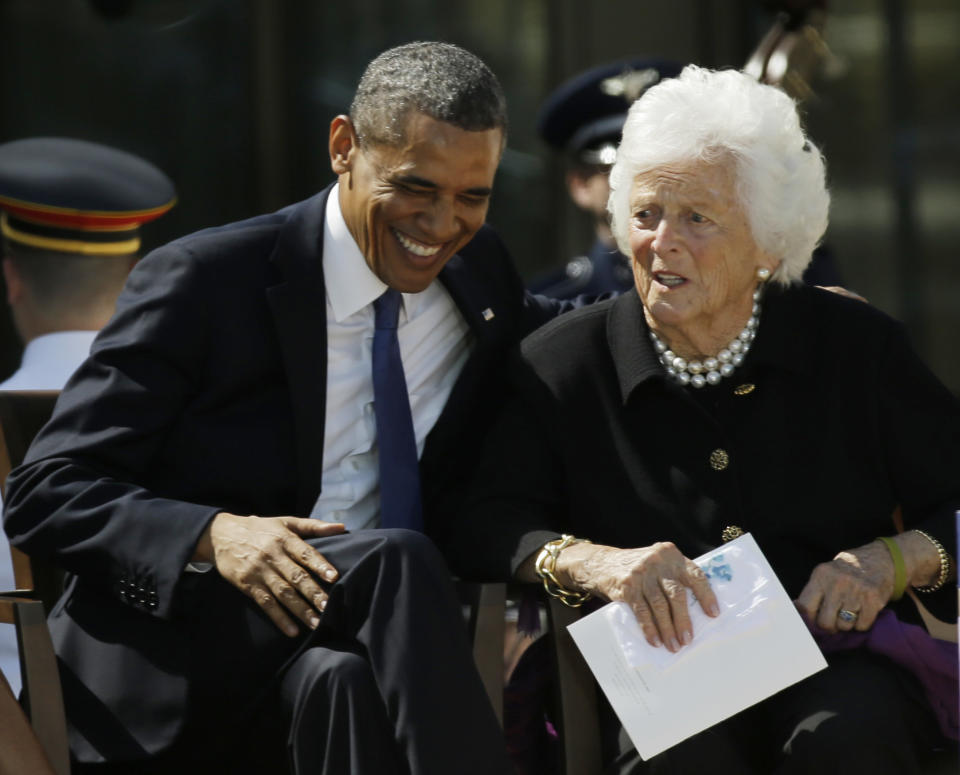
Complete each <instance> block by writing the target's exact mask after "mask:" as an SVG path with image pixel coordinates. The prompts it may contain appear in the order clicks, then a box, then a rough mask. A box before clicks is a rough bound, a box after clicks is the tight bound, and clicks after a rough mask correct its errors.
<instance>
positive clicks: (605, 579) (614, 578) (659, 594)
mask: <svg viewBox="0 0 960 775" xmlns="http://www.w3.org/2000/svg"><path fill="white" fill-rule="evenodd" d="M568 553H569V554H568ZM565 555H567V556H566V557H565ZM557 566H558V567H557V570H558V571H559V572H560V573H561V574H563V576H565V577H566V578H568V579H569V580H570V581H571V582H572V585H573V586H574V587H575V588H579V589H582V590H584V591H587V592H592V593H593V594H595V595H597V596H598V597H602V598H605V599H607V600H621V601H623V602H625V603H628V604H629V605H630V607H631V608H632V609H633V612H634V614H635V615H636V617H637V621H638V622H639V623H640V627H641V628H642V629H643V634H644V636H645V637H646V639H647V642H648V643H650V645H651V646H660V645H661V644H664V645H666V647H667V649H668V650H669V651H672V652H676V651H678V650H679V649H680V648H681V644H682V645H687V644H689V643H690V641H691V640H693V626H692V625H691V623H690V612H689V611H688V610H687V589H688V588H689V589H691V590H692V591H693V594H694V596H695V597H696V599H697V600H698V601H699V603H700V607H701V608H702V609H703V610H704V611H705V612H706V613H708V614H709V615H710V616H717V615H718V614H719V613H720V609H719V607H718V606H717V598H716V596H715V595H714V594H713V590H712V589H711V588H710V581H709V580H708V579H707V576H706V574H705V573H704V572H703V571H702V570H701V569H700V568H699V567H698V566H697V564H696V563H695V562H693V561H692V560H689V559H687V558H686V557H684V556H683V555H682V554H681V553H680V550H679V549H677V547H676V546H674V545H673V544H672V543H669V542H661V543H656V544H653V545H652V546H646V547H641V548H637V549H616V548H614V547H610V546H596V545H593V544H576V545H575V546H571V547H569V548H568V549H565V550H564V551H563V552H561V554H560V558H559V560H558V563H557Z"/></svg>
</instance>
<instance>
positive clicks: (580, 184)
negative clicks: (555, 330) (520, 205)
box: [530, 59, 682, 299]
mask: <svg viewBox="0 0 960 775" xmlns="http://www.w3.org/2000/svg"><path fill="white" fill-rule="evenodd" d="M681 69H682V65H680V64H677V63H675V62H670V61H667V60H661V59H630V60H623V61H618V62H612V63H610V64H605V65H600V66H598V67H594V68H591V69H590V70H587V71H586V72H583V73H580V74H579V75H577V76H575V77H574V78H572V79H570V80H569V81H567V82H565V83H564V84H562V85H561V86H559V87H558V88H557V89H556V90H555V91H554V92H553V93H552V94H551V95H550V96H549V97H548V98H547V100H546V102H545V103H544V105H543V108H542V109H541V111H540V117H539V119H538V121H537V131H538V132H539V133H540V136H541V137H542V138H543V139H544V140H545V141H546V142H547V143H548V144H549V145H551V146H552V147H553V148H555V149H556V150H557V151H559V152H561V153H563V154H564V156H565V158H566V162H567V172H566V183H567V190H568V191H569V193H570V198H571V199H572V200H573V202H574V204H576V206H577V207H579V208H580V209H581V210H583V211H584V212H586V213H588V214H589V215H590V216H591V217H592V220H593V225H594V233H595V240H594V243H593V245H592V246H591V247H590V250H589V252H588V253H586V254H584V255H580V256H577V257H576V258H573V259H572V260H570V261H568V262H567V263H566V265H564V266H563V267H560V268H557V269H554V270H552V271H550V272H548V273H547V274H545V275H543V276H541V277H538V278H535V279H534V280H533V282H532V283H531V284H530V288H531V290H532V291H534V292H536V293H542V294H545V295H547V296H552V297H554V298H558V299H568V298H573V297H575V296H578V295H580V294H591V295H593V294H599V293H606V292H608V291H625V290H628V289H629V288H632V287H633V272H632V271H631V269H630V262H629V260H628V259H627V258H626V256H624V255H623V254H622V253H620V251H619V250H617V247H616V244H615V243H614V240H613V235H612V234H611V233H610V225H609V223H608V221H607V199H608V197H609V195H610V185H609V183H608V182H607V175H608V174H609V172H610V167H611V166H612V165H613V162H614V161H615V160H616V158H617V145H618V144H619V143H620V134H621V131H622V129H623V122H624V121H625V120H626V117H627V110H628V109H629V107H630V105H631V104H633V102H634V101H635V100H636V99H638V98H639V97H640V95H642V94H643V93H644V92H645V91H646V90H647V89H649V88H650V87H651V86H653V85H654V84H656V83H659V82H660V81H661V80H663V79H664V78H672V77H674V76H676V75H678V74H679V73H680V70H681Z"/></svg>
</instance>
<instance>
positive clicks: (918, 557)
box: [797, 530, 940, 632]
mask: <svg viewBox="0 0 960 775" xmlns="http://www.w3.org/2000/svg"><path fill="white" fill-rule="evenodd" d="M893 540H894V541H896V542H897V545H898V546H899V547H900V551H901V553H902V554H903V560H904V567H905V570H906V579H907V584H909V585H911V586H919V585H923V584H929V583H930V582H931V581H932V580H933V579H934V578H936V576H937V574H938V572H939V568H940V558H939V555H938V554H937V550H936V549H935V548H934V546H933V544H931V543H930V541H928V540H927V539H926V538H924V537H923V536H922V535H920V534H919V533H915V532H914V531H912V530H910V531H907V532H906V533H900V534H899V535H897V536H894V538H893ZM893 585H894V567H893V558H891V556H890V552H889V550H888V549H887V547H886V546H884V545H883V544H882V543H881V542H880V541H873V542H871V543H869V544H865V545H864V546H860V547H858V548H856V549H850V550H848V551H845V552H840V554H838V555H837V556H836V557H834V558H833V560H831V561H830V562H825V563H821V564H820V565H818V566H817V567H816V568H814V569H813V573H812V574H810V580H809V581H808V582H807V585H806V586H805V587H804V588H803V591H802V592H801V593H800V597H798V598H797V606H798V607H799V608H800V610H801V611H802V612H803V613H805V614H806V615H807V617H809V619H810V621H811V622H816V624H817V625H818V626H820V627H822V628H823V629H824V630H827V631H828V632H837V631H838V630H839V631H840V632H848V631H850V630H854V629H856V630H859V631H861V632H862V631H864V630H869V629H870V628H871V627H872V626H873V623H874V622H875V621H876V619H877V615H878V614H879V613H880V611H882V610H883V608H884V606H886V604H887V603H888V602H889V601H890V596H891V595H892V594H893ZM841 612H843V614H842V615H841ZM851 614H852V616H851Z"/></svg>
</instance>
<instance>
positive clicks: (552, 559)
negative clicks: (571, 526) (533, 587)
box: [534, 535, 593, 608]
mask: <svg viewBox="0 0 960 775" xmlns="http://www.w3.org/2000/svg"><path fill="white" fill-rule="evenodd" d="M589 543H591V541H588V540H587V539H586V538H574V537H573V536H572V535H563V536H562V537H561V538H557V539H554V540H553V541H547V543H545V544H544V545H543V548H542V549H541V550H540V554H538V555H537V561H536V563H535V564H534V568H535V569H536V571H537V575H538V576H539V577H540V578H541V579H542V580H543V588H544V589H545V590H546V592H547V594H548V595H550V597H555V598H557V600H559V601H560V602H561V603H563V604H564V605H565V606H569V607H570V608H579V607H580V606H582V605H583V604H584V603H586V602H587V601H588V600H589V599H590V598H591V597H593V596H592V595H591V594H590V593H589V592H575V591H574V590H572V589H567V588H566V587H565V586H563V584H561V583H560V581H559V580H558V579H557V577H556V575H555V574H554V571H555V570H556V569H557V558H558V557H559V556H560V552H562V551H563V550H564V549H566V548H567V547H568V546H572V545H573V544H589Z"/></svg>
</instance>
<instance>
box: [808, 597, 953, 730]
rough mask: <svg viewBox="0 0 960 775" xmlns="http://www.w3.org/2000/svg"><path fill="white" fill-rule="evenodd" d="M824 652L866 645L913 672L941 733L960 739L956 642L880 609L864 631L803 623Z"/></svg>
mask: <svg viewBox="0 0 960 775" xmlns="http://www.w3.org/2000/svg"><path fill="white" fill-rule="evenodd" d="M807 627H809V628H810V632H811V633H813V637H814V638H815V639H816V641H817V644H818V645H819V646H820V648H821V649H822V650H823V653H824V654H832V653H834V652H837V651H845V650H848V649H855V648H867V649H869V650H870V651H873V652H874V653H877V654H882V655H883V656H885V657H887V658H888V659H891V660H893V661H894V662H896V663H897V664H898V665H900V666H901V667H904V668H906V669H907V670H909V671H910V672H911V673H913V674H914V675H915V676H916V677H917V679H918V680H919V681H920V684H921V685H922V686H923V689H924V691H925V692H926V695H927V700H928V701H929V703H930V707H931V708H932V709H933V712H934V715H936V717H937V721H938V722H939V724H940V729H941V731H942V732H943V734H944V735H946V736H947V737H949V738H950V739H951V740H960V707H958V691H957V683H958V663H957V645H956V644H955V643H949V642H948V641H945V640H937V639H936V638H933V637H931V636H930V634H929V633H928V632H927V631H926V630H925V629H924V628H923V627H919V626H917V625H915V624H906V623H904V622H901V621H900V620H899V619H898V618H897V617H896V614H894V612H893V611H891V610H889V609H887V610H884V611H881V612H880V615H879V616H878V617H877V621H876V622H875V623H874V625H873V627H871V628H870V629H869V630H868V631H867V632H838V633H829V632H826V631H825V630H822V629H821V628H820V627H818V626H817V625H816V624H812V623H810V622H807Z"/></svg>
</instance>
